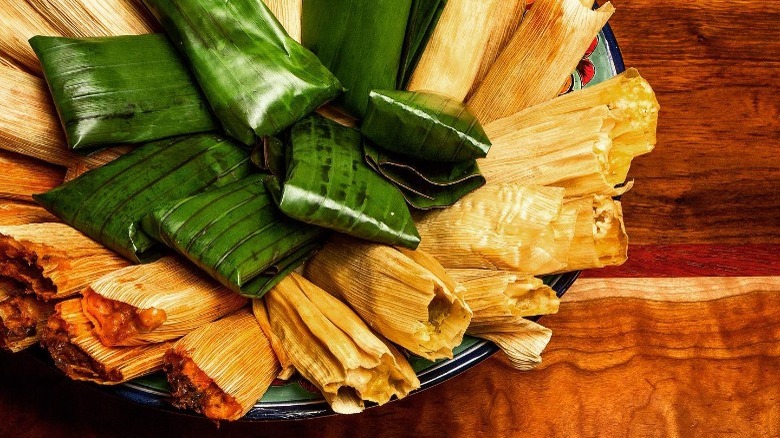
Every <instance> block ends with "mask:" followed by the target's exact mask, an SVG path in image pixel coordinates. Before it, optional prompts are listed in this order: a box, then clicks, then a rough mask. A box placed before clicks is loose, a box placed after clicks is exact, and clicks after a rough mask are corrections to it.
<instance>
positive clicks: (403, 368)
mask: <svg viewBox="0 0 780 438" xmlns="http://www.w3.org/2000/svg"><path fill="white" fill-rule="evenodd" d="M265 300H266V301H267V303H268V312H269V318H270V323H271V329H272V330H273V331H274V333H275V334H276V336H278V337H279V339H280V340H281V343H282V346H283V347H284V349H285V350H286V352H287V355H288V357H289V359H290V361H291V362H292V363H293V364H294V365H295V367H296V368H297V369H298V371H299V372H300V373H301V375H302V376H303V377H305V378H306V379H308V380H309V381H310V382H311V383H313V384H314V385H315V386H316V387H317V388H319V389H320V391H322V394H323V396H324V397H325V400H326V401H327V402H328V404H330V406H331V408H332V409H333V410H334V411H335V412H337V413H341V414H353V413H357V412H360V411H362V410H363V409H364V404H363V402H364V401H372V402H375V403H378V404H380V405H382V404H385V403H387V402H389V401H390V399H391V398H392V397H393V396H396V397H398V398H403V397H405V396H406V395H407V394H409V392H411V391H412V390H414V389H416V388H418V387H419V386H420V381H419V380H418V379H417V376H416V375H415V373H414V370H413V369H412V367H411V365H409V362H407V360H406V358H405V357H404V356H403V355H402V354H401V353H400V352H399V351H398V350H396V349H395V348H394V347H393V346H392V345H391V344H390V343H388V342H386V341H385V340H383V339H381V338H379V337H378V336H377V335H375V334H374V332H372V331H371V329H370V328H368V326H367V325H366V323H364V322H363V321H362V320H361V319H360V317H359V316H357V315H356V314H355V312H353V311H352V309H350V308H349V307H348V306H347V305H346V304H344V303H342V302H341V301H339V300H338V299H336V298H335V297H333V296H331V295H330V294H328V293H327V292H326V291H324V290H322V289H320V288H319V287H317V286H315V285H314V284H312V283H311V282H309V281H308V280H306V279H305V278H303V277H301V276H299V275H297V274H295V273H293V274H291V275H290V276H288V277H286V278H285V279H284V280H282V281H281V282H279V284H277V285H276V286H275V287H274V289H273V290H272V291H271V292H270V293H269V294H268V295H267V296H266V298H265Z"/></svg>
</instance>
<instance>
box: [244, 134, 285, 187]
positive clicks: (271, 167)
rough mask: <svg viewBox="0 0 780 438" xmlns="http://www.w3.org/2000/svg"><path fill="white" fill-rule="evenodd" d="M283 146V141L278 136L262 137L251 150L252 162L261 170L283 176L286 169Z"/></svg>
mask: <svg viewBox="0 0 780 438" xmlns="http://www.w3.org/2000/svg"><path fill="white" fill-rule="evenodd" d="M284 148H285V146H284V143H283V142H282V141H281V140H279V139H278V138H276V137H270V136H266V137H263V139H262V140H260V142H259V144H258V145H257V146H255V148H254V150H252V163H253V164H254V165H255V166H257V168H258V169H260V170H262V171H263V172H266V173H269V174H271V175H274V176H277V177H282V178H283V177H284V173H285V171H286V170H287V163H286V161H285V157H284Z"/></svg>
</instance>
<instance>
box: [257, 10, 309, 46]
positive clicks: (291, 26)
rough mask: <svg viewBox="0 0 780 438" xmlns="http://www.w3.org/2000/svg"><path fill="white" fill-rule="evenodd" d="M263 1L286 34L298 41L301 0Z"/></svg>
mask: <svg viewBox="0 0 780 438" xmlns="http://www.w3.org/2000/svg"><path fill="white" fill-rule="evenodd" d="M263 2H264V3H265V5H266V6H268V9H270V10H271V12H273V14H274V16H275V17H276V19H277V20H279V23H281V25H282V27H284V30H286V31H287V35H290V38H292V39H294V40H295V41H297V42H299V43H300V42H301V15H302V14H303V0H263Z"/></svg>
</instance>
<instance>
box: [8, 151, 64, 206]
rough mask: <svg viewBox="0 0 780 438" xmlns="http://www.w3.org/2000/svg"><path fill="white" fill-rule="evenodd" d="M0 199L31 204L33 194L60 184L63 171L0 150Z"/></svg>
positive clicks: (56, 167)
mask: <svg viewBox="0 0 780 438" xmlns="http://www.w3.org/2000/svg"><path fill="white" fill-rule="evenodd" d="M0 175H3V177H2V178H0V199H14V200H17V201H25V202H32V201H33V194H35V193H40V192H45V191H46V190H51V189H53V188H54V187H57V186H58V185H60V184H61V183H62V180H63V179H64V178H65V170H64V169H62V168H61V167H58V166H54V165H51V164H48V163H44V162H42V161H38V160H34V159H32V158H29V157H25V156H23V155H19V154H15V153H13V152H6V151H4V150H0Z"/></svg>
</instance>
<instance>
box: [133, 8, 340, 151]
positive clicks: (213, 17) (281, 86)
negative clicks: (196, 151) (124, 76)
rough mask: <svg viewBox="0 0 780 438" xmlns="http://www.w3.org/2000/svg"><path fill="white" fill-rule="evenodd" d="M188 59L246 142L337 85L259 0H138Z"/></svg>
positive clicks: (226, 121)
mask: <svg viewBox="0 0 780 438" xmlns="http://www.w3.org/2000/svg"><path fill="white" fill-rule="evenodd" d="M144 1H145V3H146V4H147V5H148V6H149V8H150V9H151V10H152V12H153V13H154V14H155V15H156V16H157V18H158V19H159V20H160V22H161V23H162V25H163V27H164V28H165V30H166V32H167V33H168V36H170V37H171V40H173V42H174V43H175V45H176V46H177V47H178V48H179V49H181V50H182V51H183V52H184V55H185V56H186V58H187V59H188V60H189V61H190V64H191V67H192V69H193V72H194V74H195V78H196V79H197V81H198V83H199V84H200V87H201V88H202V89H203V93H204V94H205V95H206V98H207V99H208V101H209V103H210V104H211V108H212V109H213V110H214V114H215V115H216V117H217V119H219V121H220V122H221V124H222V126H223V127H224V128H225V131H226V132H227V134H228V135H230V136H231V137H233V138H236V139H237V140H239V141H241V142H242V143H245V144H247V145H250V146H254V144H255V140H256V138H259V137H263V136H265V135H274V134H276V133H278V132H280V131H282V130H283V129H285V128H287V127H289V126H290V125H292V124H293V123H295V122H296V121H298V120H300V119H301V118H303V117H304V116H305V115H307V114H309V113H311V112H312V111H314V110H315V109H316V108H317V107H319V106H320V105H322V104H323V103H325V102H327V101H329V100H331V99H333V98H334V97H336V96H337V95H338V94H339V93H340V92H341V90H342V87H341V84H340V83H339V81H338V79H336V77H335V76H334V75H333V74H332V73H331V72H330V71H328V69H326V68H325V66H323V65H322V63H321V62H320V61H319V60H318V59H317V57H316V56H314V54H312V53H311V52H310V51H308V50H307V49H305V48H304V47H303V46H301V45H300V44H299V43H297V42H295V40H293V39H292V38H290V37H289V36H288V35H287V32H285V30H284V28H283V27H282V25H281V24H279V21H277V20H276V18H275V17H274V15H273V13H271V11H270V10H268V7H267V6H266V5H265V4H264V3H263V1H262V0H231V1H225V0H144Z"/></svg>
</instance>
